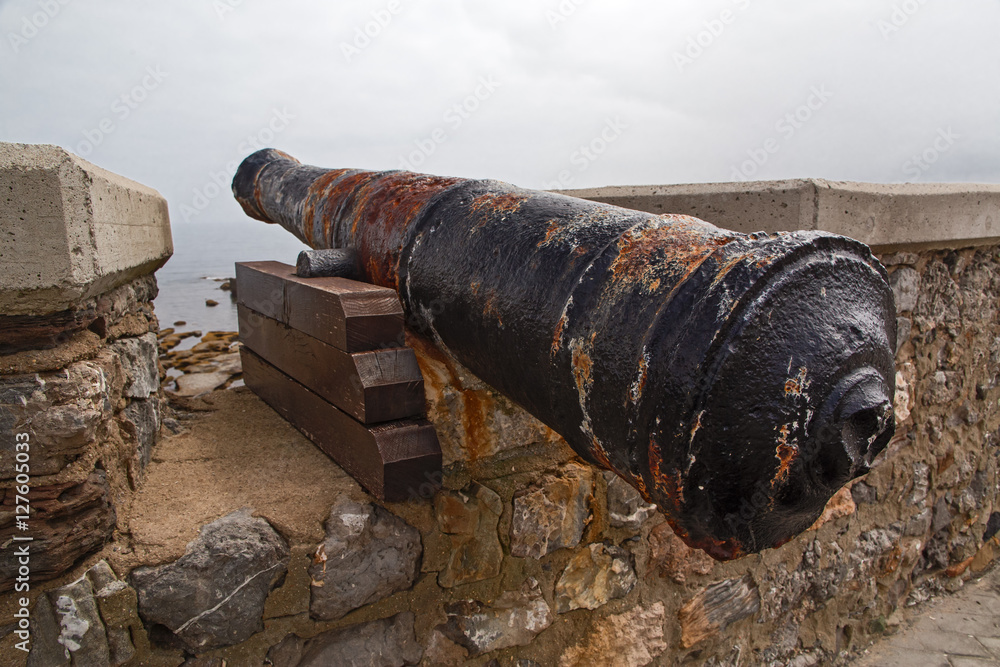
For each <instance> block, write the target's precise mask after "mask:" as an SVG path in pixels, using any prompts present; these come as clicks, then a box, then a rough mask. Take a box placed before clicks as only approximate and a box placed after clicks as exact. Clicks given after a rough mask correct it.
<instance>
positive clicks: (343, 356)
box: [237, 305, 425, 424]
mask: <svg viewBox="0 0 1000 667" xmlns="http://www.w3.org/2000/svg"><path fill="white" fill-rule="evenodd" d="M237 308H238V311H239V322H240V341H241V342H242V343H243V344H244V345H245V346H247V347H248V348H250V349H251V350H253V351H254V352H255V353H256V354H257V355H258V356H260V357H262V358H263V359H265V360H266V361H268V362H269V363H270V364H272V365H273V366H275V367H277V368H278V369H279V370H281V371H282V372H283V373H285V374H286V375H289V376H291V377H293V378H295V379H296V380H297V381H298V382H299V383H301V384H303V385H305V387H306V388H308V389H310V390H311V391H313V392H315V393H316V394H319V395H320V396H321V397H323V398H325V399H326V400H327V401H329V402H330V403H333V404H334V405H335V406H337V407H338V408H340V409H341V410H342V411H344V412H346V413H347V414H349V415H351V416H352V417H354V418H355V419H357V420H358V421H360V422H362V423H365V424H373V423H377V422H385V421H392V420H394V419H403V418H405V417H415V416H418V415H423V414H424V411H425V410H424V380H423V377H422V376H421V374H420V367H419V366H418V365H417V357H416V355H415V354H414V353H413V350H411V349H409V348H399V347H393V348H386V349H384V350H373V351H369V352H344V351H343V350H340V349H337V348H336V347H334V346H332V345H330V344H328V343H324V342H323V341H321V340H319V339H318V338H313V337H312V336H307V335H306V334H304V333H302V332H301V331H297V330H295V329H292V328H291V327H288V326H286V325H284V324H282V323H281V322H279V321H277V320H275V319H272V318H270V317H266V316H264V315H261V314H260V313H258V312H256V311H253V310H251V309H250V308H248V307H247V306H243V305H240V306H237Z"/></svg>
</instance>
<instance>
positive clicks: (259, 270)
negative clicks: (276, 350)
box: [236, 262, 405, 352]
mask: <svg viewBox="0 0 1000 667" xmlns="http://www.w3.org/2000/svg"><path fill="white" fill-rule="evenodd" d="M236 282H237V284H238V285H239V286H240V288H239V296H238V299H237V302H238V303H240V304H242V305H244V306H247V307H248V308H251V309H252V310H255V311H257V312H258V313H260V314H262V315H265V316H267V317H270V318H272V319H275V320H278V321H279V322H281V323H282V324H286V325H288V326H290V327H292V328H293V329H298V330H299V331H301V332H303V333H305V334H308V335H309V336H312V337H313V338H318V339H320V340H321V341H323V342H325V343H329V344H330V345H333V346H334V347H337V348H339V349H341V350H344V351H345V352H364V351H367V350H375V349H379V348H387V347H402V346H403V345H404V344H405V341H404V336H403V311H402V308H401V307H400V305H399V297H398V296H397V295H396V294H395V293H393V291H392V290H389V289H386V288H384V287H377V286H375V285H369V284H367V283H360V282H356V281H354V280H348V279H346V278H308V279H306V278H299V277H298V276H296V275H295V267H293V266H289V265H288V264H282V263H281V262H237V264H236Z"/></svg>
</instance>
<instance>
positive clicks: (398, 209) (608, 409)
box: [233, 149, 896, 560]
mask: <svg viewBox="0 0 1000 667" xmlns="http://www.w3.org/2000/svg"><path fill="white" fill-rule="evenodd" d="M233 191H234V193H235V195H236V198H237V200H238V201H239V202H240V204H241V205H242V206H243V209H244V210H245V211H246V212H247V214H248V215H250V216H252V217H254V218H258V219H260V220H264V221H266V222H275V223H279V224H281V225H282V226H284V227H285V228H287V229H288V230H289V231H291V232H292V233H293V234H295V235H296V236H297V237H299V238H300V239H302V240H303V241H304V242H306V243H307V244H309V245H311V246H313V247H315V248H352V249H354V250H355V251H356V253H357V255H358V264H359V266H360V268H361V270H362V271H363V272H364V276H365V278H366V279H367V280H370V281H371V282H374V283H376V284H379V285H384V286H387V287H392V288H394V289H396V290H397V291H398V292H399V294H400V296H401V298H402V301H403V304H404V306H405V308H406V309H407V311H408V312H409V314H410V315H411V316H412V317H414V318H416V321H417V322H419V324H420V326H421V327H425V329H424V330H425V331H427V332H429V333H430V335H431V336H432V337H433V338H434V339H435V340H436V341H437V342H438V343H439V344H441V345H443V346H445V347H447V349H448V350H449V351H450V352H451V354H453V355H454V356H455V357H456V358H457V359H458V360H459V361H460V362H461V363H463V364H464V365H465V366H466V367H468V368H469V369H470V370H471V371H472V372H474V373H475V374H476V375H478V376H479V377H480V378H482V379H483V380H484V381H486V382H488V383H489V384H491V385H492V386H493V387H495V388H496V389H497V390H499V391H501V392H503V393H504V394H506V395H507V396H508V397H510V398H511V399H513V400H514V401H516V402H517V403H519V404H520V405H521V406H522V407H524V408H525V409H526V410H528V411H529V412H530V413H532V414H533V415H535V416H536V417H538V418H539V419H540V420H541V421H543V422H544V423H545V424H547V425H548V426H550V427H551V428H552V429H553V430H555V431H556V432H558V433H559V434H560V435H562V436H563V437H564V438H566V440H567V441H568V442H569V443H570V445H571V446H572V447H573V448H574V449H575V450H576V451H577V452H578V453H579V454H580V455H581V456H583V457H584V458H586V459H588V460H589V461H591V462H593V463H594V464H596V465H599V466H602V467H605V468H608V469H610V470H613V471H615V472H616V473H617V474H618V475H620V476H621V477H622V478H624V479H625V480H626V481H628V482H629V483H630V484H632V485H633V486H635V487H636V488H637V489H638V490H639V491H640V492H641V493H642V495H643V496H644V497H645V498H646V499H647V500H649V501H651V502H654V503H656V504H657V505H658V507H659V509H660V510H661V511H662V512H663V513H664V514H665V515H666V517H667V519H668V520H669V521H670V524H671V526H672V527H673V528H674V530H675V531H676V532H677V533H678V535H680V536H681V538H682V539H684V541H685V542H687V543H688V544H689V545H691V546H693V547H697V548H701V549H704V550H705V551H707V552H708V553H709V554H711V555H712V556H714V557H715V558H717V559H720V560H725V559H731V558H737V557H739V556H742V555H745V554H748V553H753V552H757V551H760V550H762V549H765V548H769V547H775V546H779V545H781V544H783V543H785V542H787V541H788V540H790V539H791V538H792V537H794V536H795V535H796V534H798V533H799V532H801V531H803V530H805V529H806V528H808V527H809V526H810V525H811V524H812V523H813V522H814V521H815V519H816V518H817V517H818V516H819V515H820V514H821V513H822V511H823V508H824V506H825V504H826V502H827V500H828V499H829V498H830V497H831V496H832V495H833V494H834V493H835V492H836V491H837V490H838V489H839V488H840V487H841V486H843V485H844V484H845V483H846V482H848V481H849V480H851V479H853V478H855V477H858V476H860V475H863V474H864V473H866V472H867V471H868V469H869V466H870V465H871V462H872V460H873V459H874V457H875V456H877V455H878V453H879V452H881V451H882V450H883V449H884V448H885V446H886V444H887V443H888V441H889V439H890V438H891V437H892V434H893V430H894V420H893V413H892V396H893V391H892V387H893V383H892V379H893V377H894V368H893V354H892V350H893V349H894V346H895V335H896V334H895V322H896V319H895V306H894V303H893V298H892V292H891V290H890V288H889V285H888V282H887V280H886V273H885V270H884V268H883V267H882V266H881V265H880V264H879V263H878V262H877V261H876V260H875V259H874V258H873V257H872V255H871V252H870V251H869V249H868V247H867V246H865V245H863V244H861V243H859V242H857V241H854V240H851V239H847V238H844V237H840V236H835V235H832V234H827V233H823V232H790V233H779V234H765V233H757V234H750V235H746V234H738V233H734V232H728V231H725V230H722V229H719V228H716V227H714V226H712V225H710V224H708V223H706V222H703V221H701V220H697V219H695V218H691V217H687V216H681V215H659V216H657V215H652V214H648V213H642V212H638V211H632V210H628V209H623V208H618V207H615V206H610V205H605V204H597V203H593V202H588V201H584V200H580V199H575V198H572V197H567V196H563V195H558V194H554V193H546V192H537V191H531V190H523V189H519V188H515V187H513V186H510V185H507V184H505V183H500V182H497V181H481V180H465V179H458V178H443V177H436V176H428V175H422V174H414V173H409V172H399V171H390V172H368V171H358V170H349V169H339V170H323V169H318V168H316V167H308V166H304V165H301V164H300V163H299V162H298V161H296V160H295V159H293V158H291V157H290V156H288V155H286V154H284V153H281V152H279V151H275V150H270V149H269V150H264V151H259V152H257V153H254V154H253V155H251V156H250V157H248V158H247V159H246V160H245V161H244V163H243V164H242V165H241V166H240V169H239V171H238V172H237V174H236V177H235V179H234V181H233ZM442 304H444V305H442Z"/></svg>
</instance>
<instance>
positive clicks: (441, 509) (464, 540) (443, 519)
mask: <svg viewBox="0 0 1000 667" xmlns="http://www.w3.org/2000/svg"><path fill="white" fill-rule="evenodd" d="M434 509H435V512H436V514H437V520H438V526H439V527H440V529H441V532H442V533H445V534H446V535H448V537H449V539H450V541H451V556H450V557H449V558H448V564H447V565H446V566H445V569H444V570H443V571H442V572H441V573H440V574H439V575H438V583H439V584H440V585H441V586H442V587H444V588H452V587H454V586H461V585H462V584H468V583H472V582H474V581H482V580H483V579H492V578H493V577H496V576H499V574H500V565H501V563H502V562H503V547H502V546H501V545H500V536H499V535H498V534H497V526H498V525H499V523H500V515H501V514H502V513H503V504H502V502H501V500H500V496H498V495H497V494H496V493H495V492H494V491H492V490H490V489H489V488H487V487H485V486H482V485H481V484H477V483H473V484H472V485H471V486H470V487H469V488H468V489H467V490H465V491H458V492H456V491H442V492H440V493H438V494H437V496H435V498H434Z"/></svg>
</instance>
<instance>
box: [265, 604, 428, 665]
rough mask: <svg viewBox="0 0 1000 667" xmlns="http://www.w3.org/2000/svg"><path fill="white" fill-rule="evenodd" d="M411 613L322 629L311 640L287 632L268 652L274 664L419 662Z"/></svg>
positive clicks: (391, 663) (420, 653)
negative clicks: (328, 629)
mask: <svg viewBox="0 0 1000 667" xmlns="http://www.w3.org/2000/svg"><path fill="white" fill-rule="evenodd" d="M413 622H414V617H413V613H412V612H409V611H406V612H403V613H401V614H397V615H395V616H393V617H392V618H386V619H382V620H379V621H372V622H370V623H362V624H360V625H349V626H347V627H346V628H340V629H337V630H331V631H329V632H323V633H320V634H318V635H316V636H315V637H313V638H312V639H309V640H306V639H302V638H301V637H299V636H298V635H288V636H287V637H285V638H284V639H283V640H282V641H281V643H279V644H277V645H275V646H272V647H271V650H269V651H268V652H267V659H268V661H269V664H271V665H273V666H274V667H326V666H327V665H343V666H344V667H355V666H356V667H404V665H416V664H418V663H419V662H420V658H421V657H422V655H423V649H421V648H420V645H419V644H417V642H416V640H415V639H414V632H413Z"/></svg>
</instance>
